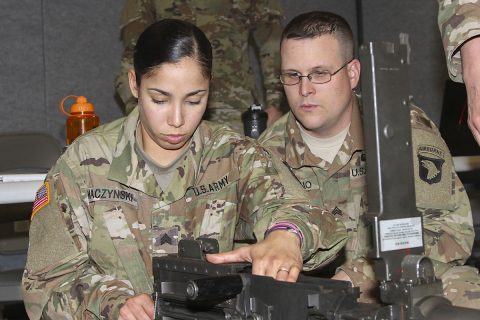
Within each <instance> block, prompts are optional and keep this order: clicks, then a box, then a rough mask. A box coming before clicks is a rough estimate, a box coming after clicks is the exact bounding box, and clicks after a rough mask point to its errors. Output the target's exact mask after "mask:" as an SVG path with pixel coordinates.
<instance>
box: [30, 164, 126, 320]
mask: <svg viewBox="0 0 480 320" xmlns="http://www.w3.org/2000/svg"><path fill="white" fill-rule="evenodd" d="M70 167H71V166H69V165H67V163H66V161H65V160H59V162H57V164H56V166H55V167H54V168H53V169H52V170H51V172H50V173H49V174H48V176H47V179H46V182H45V184H44V186H43V187H42V188H45V189H44V191H45V193H44V194H45V196H44V197H45V198H43V200H44V202H43V204H41V205H40V206H41V208H40V209H39V210H38V211H35V210H34V211H33V215H32V223H31V227H30V237H29V238H30V239H29V241H30V243H29V250H28V258H27V264H26V267H25V271H24V274H23V279H22V293H23V298H24V303H25V308H26V310H27V313H28V316H29V317H30V319H40V318H42V319H91V318H95V319H116V318H117V317H118V311H119V309H120V307H121V306H122V305H123V303H124V302H125V300H126V299H128V298H130V297H131V296H133V295H134V292H133V290H132V287H131V285H130V284H129V282H128V281H121V280H118V279H116V278H115V277H113V276H111V275H106V274H102V273H101V272H100V271H99V270H97V268H96V267H95V265H94V264H93V263H92V262H91V260H90V257H89V240H90V239H89V237H90V234H91V233H90V231H91V230H90V226H91V217H90V215H89V214H88V211H87V210H86V208H85V206H84V204H83V201H82V200H81V199H83V196H82V193H81V191H80V188H79V187H78V185H77V184H76V181H82V179H81V178H80V177H79V176H78V175H75V174H74V173H73V170H71V169H70Z"/></svg>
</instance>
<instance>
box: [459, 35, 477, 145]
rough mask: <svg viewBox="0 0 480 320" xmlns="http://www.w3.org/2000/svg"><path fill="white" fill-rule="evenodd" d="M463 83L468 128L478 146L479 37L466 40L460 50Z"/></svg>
mask: <svg viewBox="0 0 480 320" xmlns="http://www.w3.org/2000/svg"><path fill="white" fill-rule="evenodd" d="M460 55H461V56H462V72H463V81H464V82H465V87H466V89H467V101H468V126H469V127H470V130H471V131H472V134H473V137H474V138H475V140H477V143H478V144H479V145H480V61H479V60H478V58H479V57H480V37H476V38H473V39H471V40H468V41H467V42H466V43H465V44H464V45H463V46H462V47H461V48H460Z"/></svg>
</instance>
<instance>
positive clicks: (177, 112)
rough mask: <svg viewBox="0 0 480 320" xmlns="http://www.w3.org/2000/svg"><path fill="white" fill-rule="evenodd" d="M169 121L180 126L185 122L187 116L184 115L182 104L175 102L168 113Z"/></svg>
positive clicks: (169, 123)
mask: <svg viewBox="0 0 480 320" xmlns="http://www.w3.org/2000/svg"><path fill="white" fill-rule="evenodd" d="M167 123H168V125H169V126H172V127H175V128H179V127H181V126H183V125H184V124H185V118H184V117H183V110H182V106H181V104H175V105H173V106H172V108H171V110H170V112H169V113H168V118H167Z"/></svg>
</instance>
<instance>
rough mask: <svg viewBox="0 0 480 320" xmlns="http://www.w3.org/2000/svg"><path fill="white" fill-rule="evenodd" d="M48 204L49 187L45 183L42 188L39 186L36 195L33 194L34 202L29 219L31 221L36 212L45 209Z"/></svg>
mask: <svg viewBox="0 0 480 320" xmlns="http://www.w3.org/2000/svg"><path fill="white" fill-rule="evenodd" d="M49 202H50V186H49V185H48V182H45V183H44V184H43V186H41V187H40V188H39V189H38V190H37V193H36V194H35V201H34V202H33V208H32V216H31V217H30V220H32V219H33V216H35V214H36V213H37V212H38V210H40V209H42V208H43V207H45V206H46V205H47V204H48V203H49Z"/></svg>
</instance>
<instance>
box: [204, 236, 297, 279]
mask: <svg viewBox="0 0 480 320" xmlns="http://www.w3.org/2000/svg"><path fill="white" fill-rule="evenodd" d="M207 260H208V261H209V262H212V263H229V262H251V263H252V273H253V274H255V275H261V276H269V277H272V278H274V279H277V280H281V281H288V282H295V281H297V278H298V274H299V273H300V270H301V269H302V265H303V263H302V254H301V251H300V240H299V239H298V237H297V235H295V234H293V233H291V232H288V231H284V230H276V231H273V232H271V233H270V234H269V235H268V236H267V238H266V239H264V240H263V241H260V242H259V243H256V244H253V245H250V246H246V247H241V248H238V249H236V250H233V251H229V252H224V253H217V254H207Z"/></svg>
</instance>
